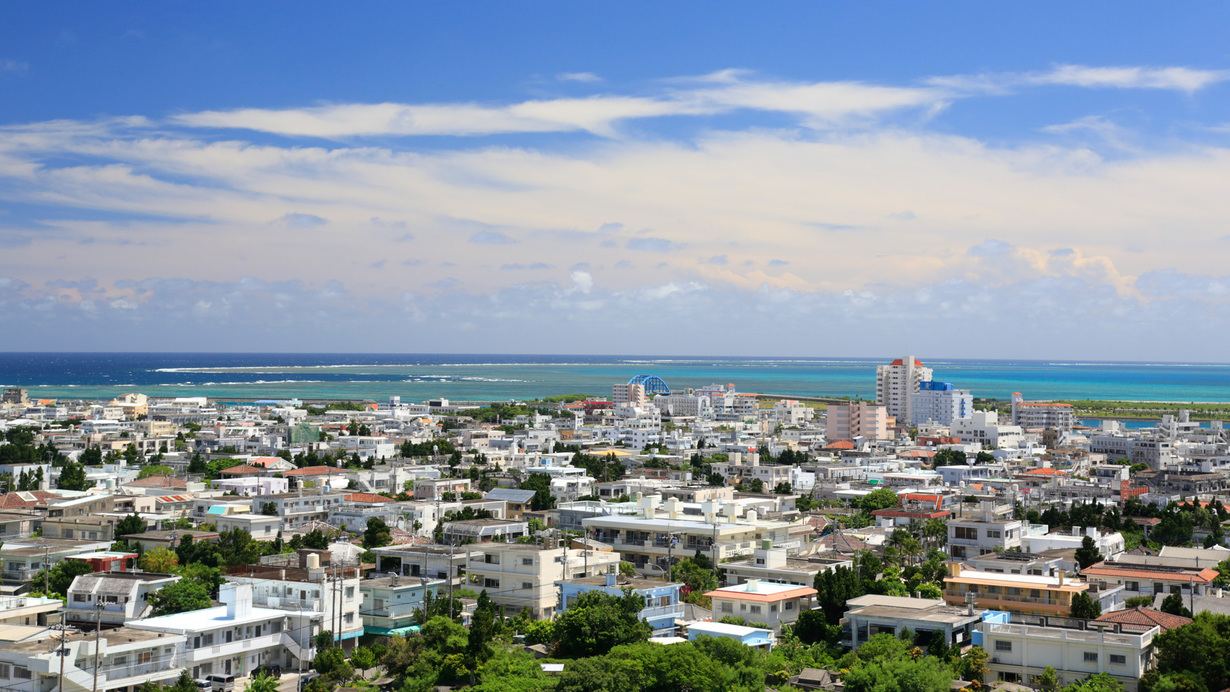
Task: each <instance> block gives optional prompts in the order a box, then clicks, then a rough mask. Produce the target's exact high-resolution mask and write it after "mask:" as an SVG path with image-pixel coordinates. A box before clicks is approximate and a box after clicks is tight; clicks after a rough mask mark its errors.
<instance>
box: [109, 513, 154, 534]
mask: <svg viewBox="0 0 1230 692" xmlns="http://www.w3.org/2000/svg"><path fill="white" fill-rule="evenodd" d="M148 528H149V526H148V525H147V524H146V523H145V520H144V519H142V518H141V517H139V516H137V515H136V514H129V515H128V516H126V517H124V518H123V519H120V521H119V523H117V524H116V525H115V535H116V536H130V535H132V534H134V533H145V532H146V530H148Z"/></svg>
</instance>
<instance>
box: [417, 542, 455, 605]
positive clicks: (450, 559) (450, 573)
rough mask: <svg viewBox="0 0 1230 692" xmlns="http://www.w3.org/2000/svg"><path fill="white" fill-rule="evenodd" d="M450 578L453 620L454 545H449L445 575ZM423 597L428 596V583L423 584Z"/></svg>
mask: <svg viewBox="0 0 1230 692" xmlns="http://www.w3.org/2000/svg"><path fill="white" fill-rule="evenodd" d="M445 574H446V575H447V576H448V619H450V620H452V619H453V544H452V543H449V544H448V570H447V572H446V573H445ZM436 593H439V587H436ZM423 595H424V597H426V595H427V583H426V582H423Z"/></svg>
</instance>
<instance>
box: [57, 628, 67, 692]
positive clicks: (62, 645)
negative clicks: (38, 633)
mask: <svg viewBox="0 0 1230 692" xmlns="http://www.w3.org/2000/svg"><path fill="white" fill-rule="evenodd" d="M67 636H68V632H67V626H66V625H65V624H64V621H63V620H62V619H61V621H60V686H59V687H58V688H56V692H63V690H64V656H65V654H67V653H68V651H67V645H68V642H67V641H65V640H66V639H67Z"/></svg>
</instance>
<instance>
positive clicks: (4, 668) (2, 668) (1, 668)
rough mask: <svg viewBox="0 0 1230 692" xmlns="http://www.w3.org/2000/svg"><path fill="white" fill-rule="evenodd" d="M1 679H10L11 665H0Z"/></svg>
mask: <svg viewBox="0 0 1230 692" xmlns="http://www.w3.org/2000/svg"><path fill="white" fill-rule="evenodd" d="M0 678H4V679H5V680H8V679H9V664H7V663H0Z"/></svg>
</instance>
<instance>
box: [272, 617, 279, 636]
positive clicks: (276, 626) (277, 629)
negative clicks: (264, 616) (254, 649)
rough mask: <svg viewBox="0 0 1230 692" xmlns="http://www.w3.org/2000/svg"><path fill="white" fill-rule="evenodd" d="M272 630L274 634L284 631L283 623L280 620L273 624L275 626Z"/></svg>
mask: <svg viewBox="0 0 1230 692" xmlns="http://www.w3.org/2000/svg"><path fill="white" fill-rule="evenodd" d="M271 630H272V632H273V633H274V634H277V633H278V632H281V631H282V621H281V620H278V621H277V622H275V623H273V625H272V626H271Z"/></svg>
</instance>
